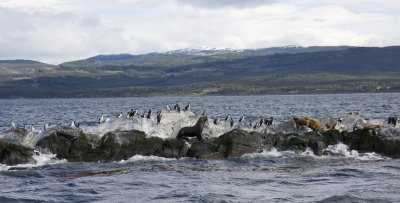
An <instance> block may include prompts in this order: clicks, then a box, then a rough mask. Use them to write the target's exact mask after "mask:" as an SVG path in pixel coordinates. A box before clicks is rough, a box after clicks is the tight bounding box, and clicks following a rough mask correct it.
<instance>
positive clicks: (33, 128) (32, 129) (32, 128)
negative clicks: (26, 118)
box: [31, 124, 35, 132]
mask: <svg viewBox="0 0 400 203" xmlns="http://www.w3.org/2000/svg"><path fill="white" fill-rule="evenodd" d="M31 131H32V132H35V126H33V124H32V127H31Z"/></svg>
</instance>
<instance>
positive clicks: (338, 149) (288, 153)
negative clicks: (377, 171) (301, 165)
mask: <svg viewBox="0 0 400 203" xmlns="http://www.w3.org/2000/svg"><path fill="white" fill-rule="evenodd" d="M324 154H325V155H323V156H317V155H315V154H314V153H313V151H312V150H311V149H310V148H307V149H306V150H305V151H304V152H302V153H296V152H295V151H292V150H285V151H278V150H277V149H276V148H272V149H271V150H264V151H262V152H261V153H251V154H245V155H243V156H241V157H242V158H245V159H260V158H276V157H292V158H296V156H297V157H311V158H314V159H338V158H344V159H353V160H360V161H376V160H385V159H390V158H389V157H385V156H382V155H379V154H377V153H375V152H367V153H359V152H358V151H356V150H349V147H348V146H347V145H345V144H342V143H339V144H336V145H329V146H328V147H327V148H326V149H325V150H324Z"/></svg>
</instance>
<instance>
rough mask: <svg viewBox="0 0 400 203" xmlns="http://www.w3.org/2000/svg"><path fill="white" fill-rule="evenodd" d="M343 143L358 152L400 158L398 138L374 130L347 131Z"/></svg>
mask: <svg viewBox="0 0 400 203" xmlns="http://www.w3.org/2000/svg"><path fill="white" fill-rule="evenodd" d="M345 144H347V145H349V148H350V149H352V150H357V151H359V152H376V153H379V154H381V155H384V156H388V157H391V158H400V139H399V138H391V137H388V136H385V135H382V134H378V133H377V132H376V131H374V130H357V131H354V132H351V133H349V134H348V135H347V136H346V138H345Z"/></svg>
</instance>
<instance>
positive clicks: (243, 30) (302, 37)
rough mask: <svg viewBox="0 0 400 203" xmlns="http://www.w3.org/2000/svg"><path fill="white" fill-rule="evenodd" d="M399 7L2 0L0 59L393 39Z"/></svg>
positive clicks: (311, 1) (399, 29)
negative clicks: (204, 47) (202, 47)
mask: <svg viewBox="0 0 400 203" xmlns="http://www.w3.org/2000/svg"><path fill="white" fill-rule="evenodd" d="M243 2H247V3H246V5H244V4H243ZM399 10H400V3H399V2H398V1H394V0H387V1H378V0H365V1H364V0H362V1H361V0H353V1H344V0H335V1H334V0H326V1H318V0H304V1H291V0H285V1H271V0H266V1H208V0H207V1H201V3H199V1H190V0H186V1H184V0H149V1H128V0H117V1H106V0H97V1H95V0H86V1H79V0H70V1H67V0H38V1H34V3H33V1H30V0H29V1H28V0H3V1H1V2H0V24H1V25H2V26H1V28H0V47H1V49H0V59H14V58H25V59H34V60H40V61H44V62H49V63H61V62H64V61H68V60H76V59H82V58H87V57H90V56H93V55H96V54H108V53H132V54H141V53H148V52H163V51H168V50H171V49H178V48H187V47H201V46H211V47H217V48H224V47H232V48H261V47H270V46H283V45H288V44H299V45H303V46H311V45H355V46H388V45H399V44H400V37H399V35H398V33H400V26H399V24H400V18H399V15H400V12H399Z"/></svg>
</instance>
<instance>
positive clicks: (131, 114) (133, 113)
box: [129, 108, 137, 117]
mask: <svg viewBox="0 0 400 203" xmlns="http://www.w3.org/2000/svg"><path fill="white" fill-rule="evenodd" d="M136 114H137V108H136V109H135V110H133V109H131V112H130V113H129V117H135V116H136Z"/></svg>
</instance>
